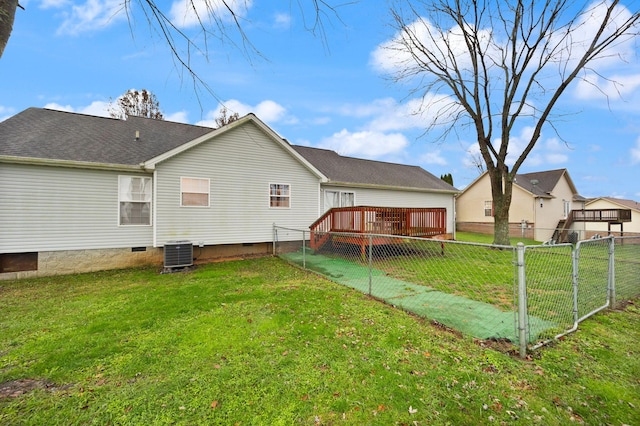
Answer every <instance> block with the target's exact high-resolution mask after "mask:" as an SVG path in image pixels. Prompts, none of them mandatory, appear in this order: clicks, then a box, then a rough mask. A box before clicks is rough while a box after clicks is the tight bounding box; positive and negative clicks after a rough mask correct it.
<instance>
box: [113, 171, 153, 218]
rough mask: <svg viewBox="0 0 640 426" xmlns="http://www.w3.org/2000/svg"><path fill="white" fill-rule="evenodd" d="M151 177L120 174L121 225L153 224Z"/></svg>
mask: <svg viewBox="0 0 640 426" xmlns="http://www.w3.org/2000/svg"><path fill="white" fill-rule="evenodd" d="M151 185H152V182H151V178H150V177H140V176H118V206H119V207H118V211H119V218H118V224H119V225H151V196H152V186H151Z"/></svg>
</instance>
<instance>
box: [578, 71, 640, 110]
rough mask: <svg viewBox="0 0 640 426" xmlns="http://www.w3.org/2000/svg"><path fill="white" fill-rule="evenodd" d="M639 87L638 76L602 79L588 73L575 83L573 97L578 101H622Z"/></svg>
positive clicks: (614, 76) (616, 76)
mask: <svg viewBox="0 0 640 426" xmlns="http://www.w3.org/2000/svg"><path fill="white" fill-rule="evenodd" d="M639 87H640V74H637V75H613V76H611V77H610V78H608V79H604V78H602V77H601V76H599V75H597V74H595V73H590V74H588V75H586V76H585V77H583V79H581V80H579V81H578V82H577V84H576V87H575V90H574V96H575V97H576V98H577V99H580V100H603V99H610V100H616V99H620V98H623V99H624V98H625V97H627V96H629V95H631V94H632V93H634V92H636V91H637V89H638V88H639ZM604 105H606V104H604Z"/></svg>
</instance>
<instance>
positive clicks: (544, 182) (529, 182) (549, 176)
mask: <svg viewBox="0 0 640 426" xmlns="http://www.w3.org/2000/svg"><path fill="white" fill-rule="evenodd" d="M565 174H566V175H567V180H568V181H569V184H570V185H571V189H572V190H573V191H574V192H575V193H574V195H573V199H574V201H585V198H584V197H583V196H582V195H580V194H578V193H577V189H576V188H575V187H574V185H573V181H572V180H571V177H569V172H568V171H567V169H557V170H546V171H543V172H533V173H522V174H517V175H516V184H517V185H518V186H520V187H522V188H524V189H526V190H527V191H529V192H531V193H532V194H533V195H536V196H539V197H548V198H552V197H553V195H552V192H553V190H554V188H555V187H556V185H557V184H558V181H560V178H562V176H563V175H565Z"/></svg>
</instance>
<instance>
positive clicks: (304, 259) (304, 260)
mask: <svg viewBox="0 0 640 426" xmlns="http://www.w3.org/2000/svg"><path fill="white" fill-rule="evenodd" d="M306 234H307V232H306V231H305V230H304V229H303V230H302V267H303V268H304V269H307V243H306V241H307V240H306Z"/></svg>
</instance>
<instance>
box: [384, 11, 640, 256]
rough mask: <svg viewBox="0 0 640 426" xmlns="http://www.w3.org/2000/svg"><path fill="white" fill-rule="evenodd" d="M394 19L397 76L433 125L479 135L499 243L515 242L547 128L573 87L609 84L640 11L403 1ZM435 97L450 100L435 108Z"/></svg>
mask: <svg viewBox="0 0 640 426" xmlns="http://www.w3.org/2000/svg"><path fill="white" fill-rule="evenodd" d="M391 13H392V16H393V22H394V27H395V28H396V29H397V30H398V33H397V35H396V37H395V38H394V39H393V40H391V41H390V42H388V43H387V44H386V45H385V50H384V51H385V52H386V53H387V55H388V56H389V57H392V58H393V62H394V64H393V65H394V66H393V71H392V76H393V78H394V79H395V80H397V81H401V80H402V81H410V82H412V84H413V86H412V87H413V92H412V93H414V94H419V95H420V96H422V98H423V100H425V102H424V104H425V108H428V109H429V108H430V109H432V110H431V111H430V112H431V113H432V114H431V115H432V116H436V117H438V118H437V119H436V120H435V121H434V122H433V123H430V125H431V126H442V127H441V128H444V129H448V130H446V132H447V133H448V132H450V131H451V130H452V129H454V126H469V128H470V129H471V132H472V133H474V135H475V136H476V137H477V141H478V145H479V149H480V155H481V156H482V161H483V162H484V164H485V165H486V170H487V172H488V174H489V177H490V181H491V193H492V198H493V205H494V211H495V217H494V243H495V244H508V243H509V207H510V205H511V198H512V188H513V181H514V178H515V175H516V173H517V172H518V169H519V168H520V166H522V164H523V162H524V161H525V159H526V158H527V155H528V154H529V153H530V152H531V150H532V149H533V148H534V146H535V145H536V142H537V141H538V140H539V138H540V136H541V133H542V130H543V126H549V127H550V128H553V129H554V130H555V127H554V119H557V118H558V117H557V116H556V115H555V114H552V113H555V111H554V110H555V107H556V104H557V103H558V100H559V99H560V97H561V96H562V95H563V94H564V93H565V91H566V89H567V87H568V86H569V85H570V84H571V83H572V82H573V81H574V80H576V79H583V80H584V81H587V78H586V77H587V76H588V74H589V73H596V75H598V76H600V77H602V75H601V74H600V73H599V70H598V65H600V62H601V61H600V60H601V59H611V57H613V56H616V55H619V54H620V53H621V50H622V49H623V48H628V46H629V45H630V44H631V43H630V42H632V41H633V40H632V39H633V38H635V37H636V36H637V33H638V31H637V30H638V23H639V19H640V15H639V14H638V11H637V10H632V11H630V10H628V9H627V8H625V7H623V6H622V5H620V1H619V0H596V1H595V2H594V3H591V4H585V3H582V2H571V1H569V2H568V1H566V0H543V1H524V0H433V1H426V0H423V1H420V0H415V1H398V2H396V3H395V4H394V6H393V7H392V10H391ZM434 93H437V94H440V95H445V96H444V97H442V96H441V97H439V98H438V99H440V102H439V103H433V102H429V99H433V98H434V97H433V94H434ZM442 99H446V100H445V101H442ZM524 126H529V127H531V128H532V129H533V130H532V131H531V133H530V137H529V138H528V140H527V141H526V143H525V145H524V147H522V148H520V149H518V147H516V146H515V145H514V144H512V143H511V142H512V138H511V136H512V133H513V132H515V130H517V129H522V128H523V127H524ZM454 131H455V129H454ZM507 156H509V161H508V159H507ZM508 162H509V164H511V163H512V165H511V167H509V165H508Z"/></svg>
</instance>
